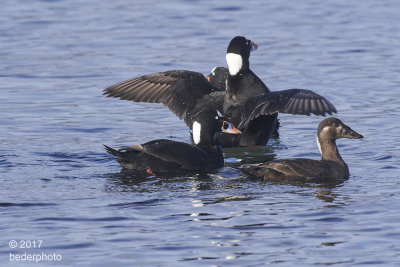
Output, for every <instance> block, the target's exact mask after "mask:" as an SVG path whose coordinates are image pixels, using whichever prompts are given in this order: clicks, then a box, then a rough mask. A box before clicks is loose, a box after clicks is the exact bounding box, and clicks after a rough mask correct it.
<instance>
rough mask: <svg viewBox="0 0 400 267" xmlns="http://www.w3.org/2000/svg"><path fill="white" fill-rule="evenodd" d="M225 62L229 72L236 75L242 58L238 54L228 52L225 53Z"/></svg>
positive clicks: (240, 66) (240, 67)
mask: <svg viewBox="0 0 400 267" xmlns="http://www.w3.org/2000/svg"><path fill="white" fill-rule="evenodd" d="M226 63H227V64H228V67H229V74H230V75H236V74H237V73H238V72H239V71H240V70H241V69H242V65H243V59H242V56H241V55H239V54H235V53H228V54H226Z"/></svg>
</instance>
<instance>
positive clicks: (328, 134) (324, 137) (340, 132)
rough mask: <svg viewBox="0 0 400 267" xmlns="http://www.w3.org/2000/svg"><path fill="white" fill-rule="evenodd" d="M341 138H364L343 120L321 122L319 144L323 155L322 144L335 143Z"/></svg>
mask: <svg viewBox="0 0 400 267" xmlns="http://www.w3.org/2000/svg"><path fill="white" fill-rule="evenodd" d="M339 138H349V139H362V138H364V136H362V135H361V134H359V133H357V132H356V131H354V130H353V129H351V128H350V127H349V126H347V125H346V124H344V123H343V122H342V121H341V120H339V119H337V118H334V117H331V118H327V119H325V120H323V121H321V122H320V124H319V125H318V131H317V143H318V148H319V151H320V152H321V154H322V149H321V144H323V143H330V142H333V143H334V142H335V141H336V139H339Z"/></svg>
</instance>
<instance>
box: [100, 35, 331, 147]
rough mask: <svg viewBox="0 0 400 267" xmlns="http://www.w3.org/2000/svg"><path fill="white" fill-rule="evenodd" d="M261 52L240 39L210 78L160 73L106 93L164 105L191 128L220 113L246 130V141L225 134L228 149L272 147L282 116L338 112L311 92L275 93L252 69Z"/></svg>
mask: <svg viewBox="0 0 400 267" xmlns="http://www.w3.org/2000/svg"><path fill="white" fill-rule="evenodd" d="M256 48H257V45H256V44H255V43H253V42H252V41H250V40H247V39H246V38H244V37H241V36H237V37H235V38H233V39H232V40H231V42H230V44H229V46H228V49H227V54H226V56H227V63H228V67H229V69H227V68H224V67H217V68H214V69H213V70H212V71H211V73H210V75H208V76H207V77H204V76H203V75H202V74H201V73H198V72H193V71H187V70H174V71H167V72H160V73H154V74H149V75H145V76H141V77H138V78H135V79H131V80H128V81H125V82H122V83H119V84H116V85H113V86H110V87H108V88H107V89H105V90H104V94H105V95H107V96H109V97H119V98H121V99H127V100H132V101H135V102H152V103H154V102H155V103H163V104H164V105H165V106H167V107H168V108H169V109H170V110H171V111H172V112H173V113H174V114H176V115H177V116H178V117H179V118H180V119H183V120H184V121H185V123H186V124H187V125H188V126H189V127H191V126H192V123H193V120H194V118H195V117H196V115H197V114H198V112H199V111H200V110H202V109H204V108H212V109H216V110H219V111H220V112H221V113H222V114H223V115H224V116H225V117H227V118H228V120H230V121H231V122H232V123H234V124H235V125H237V126H238V128H239V130H241V131H242V135H241V136H231V135H225V134H221V144H222V145H223V146H224V147H229V146H255V145H266V143H267V142H268V140H269V138H270V137H271V135H272V134H273V133H274V131H275V132H276V129H277V125H278V119H277V118H278V113H279V112H280V113H290V114H301V115H310V114H315V115H322V116H325V114H332V112H336V109H335V107H334V106H333V105H332V104H331V103H330V102H329V101H328V100H326V99H325V98H324V97H322V96H320V95H318V94H316V93H314V92H312V91H310V90H305V89H289V90H284V91H276V92H271V91H270V90H269V88H268V87H267V86H266V85H265V84H264V83H263V81H262V80H261V79H260V78H258V77H257V75H255V74H254V73H253V72H252V71H251V70H250V68H249V65H250V63H249V57H250V52H251V51H252V50H255V49H256Z"/></svg>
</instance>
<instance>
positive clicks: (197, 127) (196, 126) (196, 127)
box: [193, 121, 201, 145]
mask: <svg viewBox="0 0 400 267" xmlns="http://www.w3.org/2000/svg"><path fill="white" fill-rule="evenodd" d="M200 133H201V124H200V123H198V122H197V121H195V122H193V142H194V143H195V144H196V145H198V144H199V143H200Z"/></svg>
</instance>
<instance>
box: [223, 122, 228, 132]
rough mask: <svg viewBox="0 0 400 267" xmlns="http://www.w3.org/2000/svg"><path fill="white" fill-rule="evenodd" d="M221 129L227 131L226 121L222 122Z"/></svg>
mask: <svg viewBox="0 0 400 267" xmlns="http://www.w3.org/2000/svg"><path fill="white" fill-rule="evenodd" d="M222 128H223V129H224V130H228V128H229V123H228V122H226V121H224V122H223V123H222Z"/></svg>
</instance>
